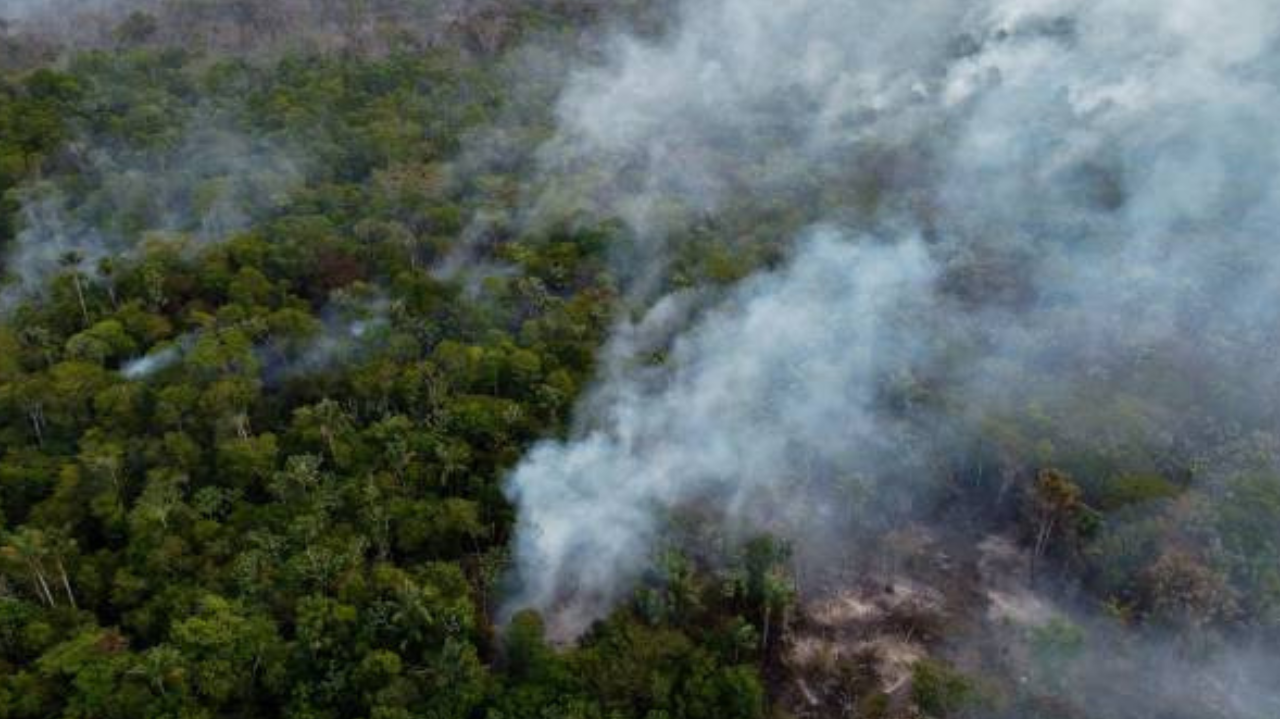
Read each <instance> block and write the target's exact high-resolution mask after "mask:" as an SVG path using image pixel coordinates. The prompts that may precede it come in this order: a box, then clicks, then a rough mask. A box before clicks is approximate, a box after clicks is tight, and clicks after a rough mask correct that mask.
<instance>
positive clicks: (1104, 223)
mask: <svg viewBox="0 0 1280 719" xmlns="http://www.w3.org/2000/svg"><path fill="white" fill-rule="evenodd" d="M683 7H684V10H683V11H682V13H681V15H680V17H679V20H678V21H677V22H676V24H675V29H674V30H673V31H672V33H671V34H670V35H669V36H668V37H665V38H663V39H661V40H657V41H652V40H636V39H628V38H619V39H618V40H617V41H616V42H615V43H613V45H612V50H611V51H610V52H608V53H607V56H606V59H605V61H604V62H603V63H602V64H601V65H600V66H598V67H595V68H591V69H587V70H584V71H582V72H580V73H579V74H578V75H576V76H575V78H574V80H573V81H572V82H571V84H570V87H569V89H568V90H567V91H566V93H565V94H564V96H563V98H562V101H561V105H560V119H561V131H560V133H559V135H558V136H557V138H556V139H555V140H553V141H552V142H550V143H548V145H547V146H546V147H545V148H544V150H543V161H544V164H545V166H546V167H547V168H548V172H549V174H550V175H551V176H554V177H557V178H564V177H569V178H574V177H577V178H585V179H579V182H580V185H578V186H577V189H579V190H583V191H584V192H585V194H586V196H587V197H588V198H589V199H588V206H587V207H586V208H585V209H587V210H589V211H592V212H601V213H604V214H619V215H621V216H622V217H624V218H625V219H626V220H627V221H628V222H629V223H630V224H631V226H632V227H633V229H634V230H635V232H636V234H637V235H639V236H640V237H642V238H644V239H645V241H646V242H648V243H649V245H650V248H651V250H652V252H651V253H650V257H652V258H653V260H652V261H653V262H654V263H655V265H658V266H659V269H660V265H661V264H662V263H663V262H664V261H665V260H666V257H665V247H666V242H667V240H666V238H667V236H668V233H670V232H671V231H672V230H673V229H675V228H676V227H678V225H679V223H680V222H683V221H685V220H687V218H688V217H689V216H690V214H699V213H714V212H716V211H718V210H720V209H723V208H724V207H726V206H728V205H730V204H734V203H740V202H742V198H744V197H766V198H767V197H769V196H770V195H776V194H782V195H786V196H793V195H795V194H796V193H797V192H798V191H799V192H806V191H812V192H825V193H828V194H832V193H834V194H836V195H837V196H838V195H839V193H840V191H841V190H840V187H839V186H836V187H830V186H824V184H823V183H826V182H830V183H837V182H840V181H842V178H843V181H845V182H847V181H848V179H849V178H850V177H857V176H858V174H859V173H862V174H863V175H867V174H871V175H873V179H874V180H876V181H877V182H878V183H880V185H881V186H883V187H884V188H885V190H886V195H887V196H886V197H885V198H883V199H882V200H881V201H880V202H879V204H878V206H877V207H876V208H875V209H874V211H870V212H867V211H861V210H858V209H857V208H856V207H855V205H856V203H855V202H854V200H853V198H852V194H853V193H852V192H849V193H847V194H848V195H850V197H849V201H848V202H847V203H846V204H847V207H845V208H840V209H842V210H845V211H843V212H836V213H834V214H839V225H840V226H841V229H825V230H820V231H815V232H811V233H809V234H810V235H811V237H810V238H809V239H806V240H803V241H800V242H798V243H797V244H796V246H795V247H794V248H793V250H792V252H791V256H790V258H789V260H788V261H787V264H786V266H785V267H783V268H782V269H779V270H777V271H773V272H769V273H767V274H764V275H761V276H758V277H756V278H753V279H751V280H748V281H747V282H745V283H744V284H742V285H741V286H740V287H739V288H738V289H737V290H735V291H734V292H733V293H732V294H731V296H730V297H729V298H728V299H727V300H725V301H724V302H723V304H721V305H719V306H717V307H715V308H713V309H712V310H710V311H709V312H708V313H707V314H706V315H705V316H704V317H702V318H701V319H700V320H698V321H696V322H695V323H694V324H693V326H692V327H691V328H690V329H688V331H687V332H686V333H685V334H684V335H683V336H682V337H681V338H680V339H678V340H677V341H676V343H675V346H674V347H675V349H674V351H673V352H672V353H671V354H670V357H669V359H668V361H667V363H666V364H665V366H664V367H663V368H662V369H659V370H634V369H626V368H622V369H620V368H619V363H614V364H613V365H612V366H610V367H608V368H606V371H605V379H604V381H603V385H602V386H601V387H600V389H599V390H598V391H597V393H596V394H595V395H594V396H593V397H591V398H589V399H588V400H587V402H586V404H585V405H584V406H583V408H582V416H581V425H582V426H581V428H580V429H579V430H578V431H577V432H576V434H575V435H574V436H573V437H571V438H570V439H569V440H568V441H553V442H547V443H544V444H542V445H540V446H538V447H537V448H535V449H534V450H533V451H532V452H531V453H530V455H529V456H528V457H527V458H526V460H525V461H524V462H523V463H522V464H521V465H520V466H519V467H518V468H517V469H516V470H515V471H514V472H513V474H512V476H511V478H510V494H511V496H512V498H513V499H514V501H515V502H516V503H517V505H518V508H519V517H520V524H519V527H518V536H517V543H516V558H517V563H518V574H519V578H520V590H519V591H518V592H517V594H516V596H514V597H513V598H512V600H511V602H510V608H513V609H514V608H519V607H522V606H533V607H536V608H538V609H540V610H542V611H544V612H545V613H547V614H548V615H550V617H551V620H552V622H553V624H555V625H557V626H558V627H559V628H560V630H561V631H562V633H563V634H565V635H568V636H572V635H573V634H574V633H576V632H578V631H580V630H582V629H583V628H585V627H586V626H587V624H588V623H589V622H590V621H592V620H593V619H596V618H599V617H600V616H602V615H603V614H604V613H606V612H607V611H608V610H609V608H610V607H611V606H612V605H613V604H614V603H615V602H616V601H617V600H619V599H620V598H621V597H623V596H625V594H626V593H627V592H628V590H629V589H630V588H631V587H632V586H633V582H634V581H635V579H636V577H637V576H638V575H639V573H640V572H641V571H643V568H644V566H645V562H646V558H647V556H648V550H649V549H650V548H651V547H652V546H653V544H654V542H655V540H656V539H657V537H656V534H657V533H658V532H659V531H660V527H661V517H662V514H663V513H664V512H665V511H668V510H671V509H674V508H679V507H681V506H686V505H689V504H701V505H711V506H714V507H716V508H717V509H718V511H719V512H720V513H722V514H723V515H724V516H725V517H726V519H728V520H729V522H730V524H731V525H732V524H734V523H735V522H736V523H743V522H756V521H760V520H761V519H762V518H763V519H764V520H765V521H768V522H772V523H774V524H775V525H777V526H779V527H781V528H782V530H783V533H784V534H788V535H790V536H793V537H797V538H798V540H799V543H800V544H801V545H803V544H804V543H805V539H806V537H808V538H810V539H811V540H812V541H817V539H816V538H819V537H827V536H829V535H828V534H827V532H826V529H827V528H829V527H830V526H831V524H832V523H833V522H834V523H839V522H847V521H849V517H847V516H840V517H838V518H837V517H829V516H828V515H831V514H838V513H839V512H838V511H837V510H835V509H833V507H832V505H831V504H830V503H828V504H826V505H819V504H815V503H814V499H815V497H824V498H830V497H832V496H835V494H836V492H835V490H834V489H833V488H832V487H834V486H837V485H839V484H840V483H841V482H844V483H852V484H854V485H856V486H860V487H862V488H868V489H870V490H871V491H872V492H873V493H875V492H880V491H883V489H884V488H886V487H897V486H900V485H901V484H902V483H903V482H911V481H922V480H921V479H920V474H927V473H928V471H929V467H931V466H934V467H940V466H945V465H946V464H947V463H948V461H949V455H950V452H951V451H952V450H953V448H954V447H955V446H956V444H957V443H958V442H962V441H963V440H964V439H965V438H970V437H973V436H975V435H977V434H978V433H979V432H980V430H981V427H983V426H984V423H986V422H987V421H989V420H992V419H996V418H1002V417H1013V418H1015V419H1016V418H1020V417H1023V416H1024V415H1025V414H1026V413H1027V412H1029V411H1034V412H1036V413H1038V415H1037V416H1039V417H1041V418H1044V417H1048V418H1050V419H1052V418H1054V417H1057V416H1059V415H1060V414H1064V413H1066V412H1068V411H1070V408H1072V407H1075V408H1079V407H1081V406H1087V405H1089V403H1091V402H1094V401H1098V402H1105V401H1114V399H1115V397H1116V396H1124V397H1126V398H1128V401H1129V405H1128V406H1129V407H1130V409H1131V410H1132V415H1134V417H1136V419H1133V420H1132V423H1133V424H1134V425H1136V430H1134V432H1133V433H1131V434H1130V435H1125V436H1119V435H1124V432H1123V431H1122V430H1121V429H1118V428H1110V427H1107V426H1105V425H1107V423H1108V422H1113V423H1118V422H1119V421H1120V420H1119V418H1115V417H1112V418H1099V419H1097V422H1096V423H1093V422H1091V421H1090V419H1089V417H1088V415H1087V414H1079V415H1078V416H1075V417H1073V419H1072V420H1070V421H1071V422H1072V423H1073V428H1072V429H1071V430H1070V431H1074V432H1077V433H1079V434H1082V435H1086V436H1087V439H1088V441H1091V442H1098V443H1100V444H1107V443H1111V444H1112V445H1114V447H1116V448H1118V447H1121V446H1122V445H1125V446H1127V445H1129V444H1134V443H1137V444H1141V445H1143V446H1147V447H1151V448H1154V450H1153V451H1168V452H1174V451H1175V450H1176V451H1189V452H1191V453H1192V454H1195V453H1196V452H1198V451H1200V449H1201V448H1200V447H1199V446H1197V445H1196V440H1197V438H1198V437H1200V436H1201V435H1202V434H1205V433H1212V434H1215V435H1221V434H1222V433H1224V432H1225V433H1239V434H1242V435H1243V434H1248V433H1249V432H1258V431H1261V432H1264V433H1272V434H1273V433H1275V432H1276V430H1277V426H1278V424H1280V423H1278V422H1277V416H1276V407H1277V404H1276V402H1275V401H1274V400H1275V398H1276V397H1280V368H1278V367H1277V365H1276V363H1275V362H1274V357H1275V356H1276V352H1277V350H1278V349H1280V346H1278V345H1277V342H1278V341H1280V340H1278V338H1280V333H1278V332H1277V331H1276V330H1277V322H1276V319H1275V313H1274V306H1275V303H1276V301H1277V300H1280V253H1277V251H1276V250H1277V247H1276V241H1277V230H1276V228H1277V227H1280V224H1278V221H1280V146H1278V145H1277V144H1276V143H1275V142H1274V139H1273V134H1274V130H1273V127H1272V126H1273V125H1274V118H1276V117H1280V87H1278V86H1277V78H1278V77H1280V5H1277V4H1276V3H1274V2H1272V1H1271V0H1231V1H1229V2H1225V3H1222V2H1210V1H1209V0H1174V1H1172V2H1157V1H1155V0H1138V1H1136V2H1133V1H1129V2H1121V1H1120V0H970V1H968V2H945V1H942V0H905V1H903V0H895V1H893V2H890V1H887V0H857V1H853V2H841V1H837V0H793V1H791V2H774V1H772V0H734V1H730V0H703V1H701V2H695V1H692V0H691V1H690V2H686V3H684V5H683ZM886 151H888V156H889V157H891V158H896V159H895V160H894V161H893V162H890V163H889V166H888V167H885V166H884V165H873V164H867V165H861V164H859V163H860V162H862V160H863V159H865V158H866V157H867V156H868V155H869V154H872V153H880V154H881V156H884V154H885V152H886ZM584 188H585V189H584ZM895 193H896V194H895ZM565 194H569V195H572V193H565ZM541 201H542V203H543V204H544V206H556V207H554V208H553V210H562V209H564V208H563V207H560V206H558V205H560V204H562V203H563V202H564V199H563V195H562V194H556V193H555V192H554V191H553V192H552V193H548V195H547V196H544V197H543V198H541ZM830 204H834V205H837V206H838V205H839V204H840V203H839V201H836V202H834V203H828V205H830ZM543 209H544V210H546V207H544V208H543ZM580 209H581V208H580ZM814 219H815V220H822V219H833V218H822V217H818V218H814ZM921 237H924V238H925V239H923V240H922V239H920V238H921ZM625 337H626V333H625V332H622V333H620V334H619V339H618V340H617V341H616V342H615V348H614V350H613V351H614V353H615V354H616V355H617V356H619V357H624V356H626V355H627V354H628V353H627V351H626V350H627V349H628V347H627V344H626V339H625ZM916 391H919V392H921V393H924V394H927V395H928V399H927V400H926V401H924V402H922V403H921V404H922V405H923V406H914V405H912V403H911V401H909V400H902V399H901V397H902V396H907V397H910V396H912V393H913V392H916ZM894 398H897V399H894ZM1129 419H1132V418H1126V419H1125V421H1126V422H1127V421H1129ZM1203 425H1213V427H1212V428H1206V427H1205V426H1203ZM1188 444H1190V445H1191V446H1190V449H1189V450H1187V449H1186V448H1185V446H1186V445H1188ZM1273 460H1274V458H1272V460H1268V461H1273ZM807 467H818V468H819V469H817V470H813V471H810V470H809V469H807ZM813 478H817V480H816V481H819V482H821V483H824V484H826V485H828V486H827V487H825V488H822V489H819V490H815V489H813V488H811V487H810V486H808V484H807V483H809V482H811V481H815V480H813ZM1257 706H1260V705H1257ZM1234 715H1235V716H1248V715H1247V714H1244V713H1240V714H1234Z"/></svg>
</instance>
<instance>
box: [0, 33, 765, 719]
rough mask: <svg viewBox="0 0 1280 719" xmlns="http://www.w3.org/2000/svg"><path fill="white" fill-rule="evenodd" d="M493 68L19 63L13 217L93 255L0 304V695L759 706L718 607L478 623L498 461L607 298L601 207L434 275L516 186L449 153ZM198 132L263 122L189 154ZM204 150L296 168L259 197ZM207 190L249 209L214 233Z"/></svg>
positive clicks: (500, 706) (427, 712)
mask: <svg viewBox="0 0 1280 719" xmlns="http://www.w3.org/2000/svg"><path fill="white" fill-rule="evenodd" d="M500 71H501V67H500V65H499V64H498V62H497V61H492V62H490V61H486V60H483V59H480V60H477V59H474V58H467V57H465V56H463V55H461V54H457V53H453V52H448V51H442V52H439V53H434V54H421V53H417V54H391V55H388V56H385V57H381V58H369V57H357V56H347V57H337V56H322V55H296V56H294V55H291V56H288V57H286V58H284V59H282V60H280V61H279V62H275V63H271V64H267V65H249V64H245V63H242V62H237V61H234V60H221V61H215V62H212V63H210V62H208V61H207V60H206V59H202V58H200V57H197V56H189V55H186V54H184V53H182V52H178V51H174V50H164V49H159V50H130V51H122V52H108V53H90V54H85V55H81V56H79V57H77V58H75V59H74V60H73V61H72V62H71V63H70V64H69V65H68V67H67V69H66V71H65V72H52V71H40V72H37V73H34V74H30V75H25V76H21V77H16V78H13V79H12V80H9V81H8V83H9V84H8V85H6V87H5V89H4V93H3V96H2V100H3V103H4V104H3V111H2V114H0V122H2V123H3V128H4V131H3V133H0V136H2V137H3V141H2V142H3V145H2V146H0V147H2V149H0V160H2V162H3V165H2V167H0V170H3V174H0V180H2V181H3V182H4V186H3V189H4V190H6V194H5V202H6V203H7V204H6V205H5V214H4V220H5V225H4V239H5V241H6V242H8V243H12V242H13V241H14V236H15V233H16V231H17V229H18V226H19V225H20V224H21V223H18V218H17V215H16V213H17V210H18V208H19V207H20V205H21V202H22V201H23V200H24V198H25V199H28V200H29V199H30V196H29V194H25V195H24V193H30V192H37V191H38V192H44V193H47V194H56V195H57V197H58V198H59V207H60V211H61V212H62V213H64V214H65V216H67V217H69V218H71V221H73V222H75V223H78V224H80V225H83V226H91V227H94V228H96V230H97V231H98V233H100V235H101V236H102V238H103V242H104V244H105V245H106V246H107V247H109V248H111V249H110V251H107V252H104V253H103V254H102V255H101V256H98V257H85V256H83V255H78V254H75V253H68V254H67V255H66V256H63V257H59V258H58V260H59V261H58V263H57V265H56V268H55V269H54V270H53V271H52V272H53V273H52V275H51V276H48V277H47V278H45V279H44V280H42V282H44V285H43V286H42V287H41V286H37V287H35V288H33V289H34V290H36V291H35V292H34V293H28V294H27V295H26V297H27V299H24V300H21V301H20V302H19V303H18V305H17V306H16V307H14V308H13V310H12V315H11V319H10V320H9V321H8V322H6V323H5V325H4V327H3V328H0V344H2V345H3V351H2V352H0V355H3V366H2V367H0V451H3V459H2V465H0V466H2V467H3V469H2V470H0V471H2V477H0V507H2V510H3V521H2V524H0V530H2V532H3V538H4V539H3V552H2V554H0V562H2V566H0V572H2V574H0V577H3V578H2V579H0V628H2V629H0V716H5V717H48V716H67V717H131V718H133V717H161V716H167V717H177V716H185V717H200V716H209V717H212V716H238V717H248V716H296V717H304V716H306V717H326V716H327V717H381V718H387V719H389V718H392V717H411V716H416V717H466V716H486V717H493V718H494V719H497V718H498V717H530V716H581V717H597V716H599V717H604V716H610V717H613V716H617V717H622V716H670V717H691V718H692V717H707V718H708V719H710V718H713V717H714V718H715V719H730V718H732V717H754V716H758V715H759V714H760V713H761V711H762V710H763V704H764V700H763V695H762V690H761V685H760V682H759V679H758V677H757V675H756V672H755V670H754V669H752V668H751V666H750V664H749V663H750V662H756V661H758V650H757V647H756V646H754V645H751V646H748V647H746V649H745V650H744V649H743V648H742V647H740V646H736V645H734V646H730V645H729V644H726V645H725V646H724V647H722V648H717V646H716V645H715V644H709V643H708V640H707V639H706V638H705V637H704V634H705V633H706V631H712V632H713V633H714V632H719V631H721V630H720V629H719V628H717V629H715V630H703V629H700V628H696V625H694V624H688V625H687V626H686V627H685V629H681V628H678V627H675V626H669V625H666V624H664V623H663V622H656V623H647V622H642V621H638V620H634V619H628V618H626V617H619V618H618V620H617V621H616V622H611V623H610V624H608V625H607V626H604V627H602V628H601V629H600V630H599V631H598V632H597V633H596V634H595V635H593V637H592V638H591V639H589V640H588V641H586V642H584V643H583V645H582V646H581V648H580V649H578V650H576V651H573V652H569V653H567V654H559V653H556V652H553V651H552V650H551V649H550V648H549V647H548V646H547V645H546V643H545V640H544V638H543V637H542V635H541V630H540V628H539V627H538V626H537V622H538V620H537V619H536V618H523V619H517V621H516V623H515V625H514V628H513V629H512V630H511V632H510V634H509V636H508V638H507V644H508V647H507V649H506V651H503V648H502V647H501V646H500V645H499V644H497V643H496V640H495V639H494V636H493V619H492V617H490V616H489V611H490V610H491V609H492V606H493V604H494V601H493V598H494V594H495V591H496V586H495V584H496V582H497V581H498V580H499V578H500V576H501V573H502V569H503V567H504V556H505V548H506V544H507V539H508V533H509V529H510V527H511V523H512V517H511V510H510V507H509V506H508V504H507V503H506V501H505V499H504V498H503V496H502V493H501V486H500V485H501V480H502V475H503V472H504V470H505V469H507V468H509V467H510V466H511V465H512V464H513V463H514V462H515V461H516V459H518V457H519V456H520V454H521V453H522V451H523V449H524V448H525V447H526V446H527V445H528V444H529V443H530V442H531V441H533V440H534V439H536V438H538V437H540V436H546V435H550V434H555V433H558V432H560V431H562V429H563V428H564V427H565V425H566V422H567V417H568V411H569V409H570V406H571V405H572V403H573V402H574V400H575V399H576V397H577V396H578V394H579V392H580V389H581V387H582V386H583V384H584V383H585V382H586V381H587V380H588V379H589V378H590V375H591V373H592V370H593V362H594V359H593V358H594V354H595V349H596V347H597V346H598V344H599V343H600V341H601V339H602V336H603V332H604V330H605V329H606V326H607V324H608V323H609V322H610V319H611V317H612V316H613V302H614V300H613V297H614V289H613V280H612V279H611V278H610V276H609V275H608V273H607V272H606V271H605V269H604V264H603V262H602V256H603V252H604V250H605V245H606V240H607V238H608V232H609V230H608V229H607V228H602V229H592V228H583V229H577V230H572V231H569V230H564V231H561V230H549V231H546V232H542V233H539V234H536V235H527V236H526V235H520V236H515V235H513V236H502V237H498V238H495V240H494V241H493V242H491V243H489V244H488V245H486V246H484V247H482V248H480V249H478V250H476V251H477V252H480V253H482V254H484V255H486V256H488V257H489V258H490V260H491V261H495V262H501V263H502V264H503V266H504V267H506V268H507V269H505V270H504V271H502V272H498V273H493V274H492V275H490V276H487V277H481V278H479V279H476V278H474V277H473V278H470V279H469V280H468V281H466V282H463V281H460V280H459V281H453V280H449V279H447V278H445V277H443V276H440V275H439V274H433V273H432V272H431V271H430V270H429V268H431V267H433V266H437V265H438V264H440V262H441V261H442V260H443V259H445V258H446V256H447V255H448V253H449V252H451V251H453V250H454V249H455V245H456V244H457V243H458V237H459V234H460V232H461V231H462V229H463V223H464V218H466V217H469V216H471V215H473V214H474V213H475V212H476V211H477V208H478V207H481V206H485V205H501V203H503V202H507V203H511V202H514V199H513V198H511V197H510V194H511V193H510V191H509V189H508V188H510V187H513V186H514V185H515V184H516V183H517V181H518V178H517V177H503V176H497V175H486V176H481V177H479V178H476V179H475V180H474V181H457V180H454V179H451V178H449V177H448V176H447V169H446V167H445V165H444V163H445V161H446V160H448V159H450V158H452V157H454V156H456V155H458V154H459V153H460V152H462V150H463V147H462V146H463V143H464V141H465V137H466V134H467V132H468V131H469V130H470V129H471V128H474V127H476V126H477V125H479V124H481V123H484V122H487V121H489V120H490V119H491V118H493V117H494V116H495V115H496V114H497V113H498V112H499V111H500V107H499V104H500V100H501V98H500V97H499V96H498V94H497V92H496V84H495V83H496V81H495V77H496V76H497V73H499V72H500ZM208 127H215V128H216V130H217V132H221V133H224V134H227V135H235V136H239V137H244V138H253V139H252V140H246V141H241V142H231V143H229V144H227V145H224V146H220V147H218V148H215V149H214V151H213V156H212V157H202V156H200V155H199V154H197V153H195V152H194V151H193V150H192V149H191V148H190V147H187V145H188V144H189V138H190V137H191V135H192V133H196V132H203V131H205V128H208ZM69 134H73V135H74V136H75V137H76V138H77V144H76V145H74V146H72V145H68V144H64V141H65V140H66V139H67V137H68V136H69ZM246 143H252V146H251V147H249V148H248V150H246ZM267 145H270V147H271V149H269V150H268V149H263V148H264V147H266V146H267ZM87 146H91V147H95V148H103V149H105V151H106V152H107V153H109V155H110V158H109V160H107V161H101V160H98V159H94V158H90V157H88V156H87V155H85V154H84V149H83V148H84V147H87ZM219 152H223V153H236V152H247V153H248V157H249V158H250V159H252V160H253V161H255V162H257V161H258V160H259V159H260V157H261V154H262V153H274V152H280V153H284V154H288V153H290V152H292V153H296V155H297V156H303V157H306V158H307V160H306V163H305V166H299V167H296V168H291V169H290V172H291V173H293V175H291V176H290V177H289V178H287V182H284V181H281V182H277V180H278V178H270V180H269V183H268V184H272V187H271V189H273V190H274V189H276V188H275V184H279V185H281V187H280V188H279V191H280V194H279V195H278V196H272V197H270V198H266V201H264V198H262V197H260V196H256V195H255V193H260V192H261V191H262V190H263V186H262V185H260V184H253V183H249V185H248V187H247V188H246V187H244V186H237V185H235V183H243V182H244V181H243V174H244V173H243V172H241V171H240V168H239V166H232V165H229V164H227V162H226V159H227V158H226V156H225V154H223V155H222V156H219ZM518 169H519V168H513V172H514V171H517V170H518ZM41 177H44V178H45V179H43V180H41V181H40V183H37V184H33V183H35V182H36V180H37V178H41ZM24 181H25V182H26V184H25V185H24V184H23V183H24ZM19 186H22V187H25V188H34V189H23V190H21V191H14V189H13V188H15V187H19ZM237 193H239V194H237ZM218 203H223V204H231V205H232V206H234V208H235V209H236V210H237V212H240V213H243V215H245V217H244V218H243V219H238V221H237V222H236V225H237V226H236V227H232V228H230V231H229V232H227V233H226V234H225V235H223V234H220V233H218V232H216V231H215V232H210V231H209V230H208V218H209V217H210V216H211V215H212V214H214V213H215V211H216V209H217V208H216V207H213V206H214V205H217V204H218ZM27 229H28V230H30V231H38V230H39V229H40V228H39V227H27ZM224 229H227V228H225V227H223V226H221V225H219V226H218V227H217V228H215V230H224ZM29 289H32V288H29ZM140 357H149V358H150V359H149V360H147V361H154V364H153V365H152V366H151V367H148V368H147V369H146V370H141V369H139V368H140V367H142V365H137V364H135V365H130V364H129V363H130V362H131V361H134V360H137V358H140ZM131 366H132V367H133V369H130V367H131ZM746 610H747V606H746V605H744V608H743V611H746Z"/></svg>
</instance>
